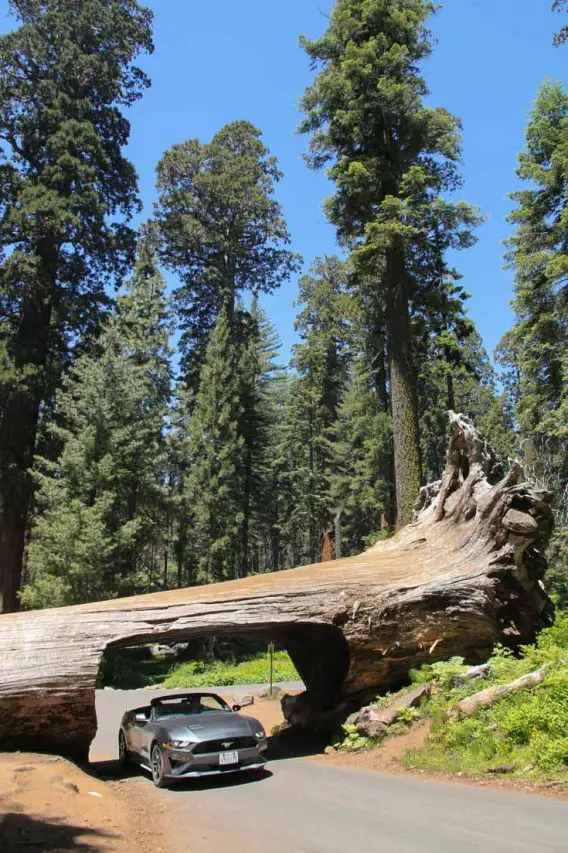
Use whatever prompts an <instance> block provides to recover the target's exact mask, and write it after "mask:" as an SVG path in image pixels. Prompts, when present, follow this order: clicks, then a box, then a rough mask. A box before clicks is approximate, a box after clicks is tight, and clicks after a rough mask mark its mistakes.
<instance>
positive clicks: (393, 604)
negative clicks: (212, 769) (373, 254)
mask: <svg viewBox="0 0 568 853" xmlns="http://www.w3.org/2000/svg"><path fill="white" fill-rule="evenodd" d="M452 427H453V432H452V437H451V440H450V447H449V452H448V462H447V467H446V470H445V473H444V477H443V480H442V481H441V483H438V484H435V485H432V486H428V487H427V488H425V489H423V491H422V493H421V495H420V500H419V505H418V509H417V517H416V521H415V523H413V524H412V525H409V526H408V527H407V528H405V529H404V530H402V531H401V532H400V533H399V534H398V535H397V536H396V537H394V538H393V539H391V540H388V541H386V542H382V543H380V544H379V545H377V546H375V548H373V549H372V550H371V551H369V552H367V553H365V554H362V555H360V556H358V557H352V558H349V559H346V560H338V561H336V562H328V563H323V564H320V565H316V566H307V567H304V568H300V569H294V570H292V571H287V572H279V573H275V574H269V575H260V576H254V577H249V578H245V579H242V580H237V581H232V582H230V583H223V584H216V585H212V586H207V587H195V588H192V589H181V590H173V591H169V592H163V593H157V594H152V595H146V596H139V597H135V598H130V599H125V600H121V601H108V602H102V603H99V604H88V605H82V606H79V607H68V608H63V609H59V610H45V611H40V612H33V613H21V614H14V615H6V616H2V617H0V745H1V746H3V747H7V748H20V749H34V750H39V749H46V750H55V751H57V752H59V753H63V754H66V755H69V756H73V757H79V758H83V757H85V756H86V755H87V753H88V750H89V744H90V742H91V740H92V738H93V736H94V734H95V730H96V716H95V703H94V691H95V680H96V677H97V671H98V668H99V665H100V662H101V658H102V656H103V654H104V652H105V650H106V649H109V648H120V647H125V646H131V645H135V644H137V643H147V642H156V641H162V642H164V641H166V642H167V641H169V640H172V641H173V640H181V639H184V638H191V637H194V636H206V635H216V636H222V635H225V636H227V635H233V636H234V635H244V636H250V637H259V638H266V639H272V640H275V641H277V642H280V643H282V644H283V645H284V646H285V647H286V648H287V649H288V651H289V652H290V654H291V656H292V658H293V660H294V662H295V664H296V666H297V668H298V670H299V672H300V674H301V676H302V678H303V680H304V682H305V684H306V688H307V692H306V693H305V694H302V696H301V697H298V699H296V700H294V701H287V702H285V710H286V714H287V716H288V718H289V719H291V721H292V722H304V723H309V722H311V723H313V722H317V721H318V720H321V719H322V718H325V715H326V714H327V713H329V711H330V709H333V708H338V707H339V708H344V709H347V708H349V709H350V710H353V708H354V707H356V706H357V703H359V705H361V704H363V702H364V699H365V698H367V696H368V695H369V692H370V691H372V692H374V693H376V692H377V690H379V689H381V688H386V687H391V688H392V687H399V686H401V685H402V684H403V683H404V681H405V679H406V678H407V675H408V671H409V669H410V667H415V666H419V665H420V664H422V663H424V662H426V661H434V660H440V659H444V658H448V657H450V656H452V655H461V656H463V657H465V658H466V659H467V660H468V661H470V662H471V663H479V662H481V661H483V660H484V659H486V657H487V656H488V655H489V653H490V651H491V649H492V647H493V645H494V644H495V643H496V642H502V643H505V644H508V645H512V646H515V645H517V644H519V643H527V642H530V641H532V639H533V638H534V636H535V633H536V632H537V631H538V630H539V629H540V628H541V627H543V626H544V625H545V624H547V623H548V621H549V620H550V615H551V605H550V602H549V599H548V597H547V595H546V593H545V592H544V588H543V586H542V583H541V578H542V575H543V573H544V571H545V568H546V563H545V560H544V556H543V551H544V548H545V545H546V542H547V540H548V537H549V535H550V532H551V527H552V521H551V510H550V502H551V496H550V495H549V494H548V493H546V492H543V491H538V490H536V489H533V488H532V487H530V486H529V485H527V484H524V483H521V482H520V480H521V476H522V472H521V468H520V466H519V465H518V464H514V465H513V466H512V468H511V470H510V471H509V472H508V473H507V475H506V476H503V472H502V470H501V466H500V463H499V462H498V460H497V459H496V457H495V455H494V453H493V452H492V450H491V448H490V447H489V445H488V443H487V442H486V441H485V440H484V439H483V438H482V437H481V436H480V435H479V434H478V433H477V432H476V431H475V428H474V427H473V424H472V423H471V422H470V421H469V420H468V419H467V418H464V417H461V416H458V415H452Z"/></svg>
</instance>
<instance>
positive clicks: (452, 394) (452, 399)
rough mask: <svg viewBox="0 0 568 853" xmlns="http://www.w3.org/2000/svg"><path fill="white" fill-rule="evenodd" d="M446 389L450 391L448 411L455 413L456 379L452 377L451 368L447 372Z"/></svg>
mask: <svg viewBox="0 0 568 853" xmlns="http://www.w3.org/2000/svg"><path fill="white" fill-rule="evenodd" d="M446 388H447V391H448V401H447V410H448V412H455V410H456V395H455V392H454V377H453V376H452V372H451V370H450V368H449V367H448V369H447V372H446Z"/></svg>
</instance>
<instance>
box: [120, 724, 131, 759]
mask: <svg viewBox="0 0 568 853" xmlns="http://www.w3.org/2000/svg"><path fill="white" fill-rule="evenodd" d="M118 762H119V764H120V766H121V767H126V766H127V765H128V764H129V763H130V760H129V756H128V748H127V746H126V735H125V734H124V732H123V731H122V729H121V730H120V732H119V734H118Z"/></svg>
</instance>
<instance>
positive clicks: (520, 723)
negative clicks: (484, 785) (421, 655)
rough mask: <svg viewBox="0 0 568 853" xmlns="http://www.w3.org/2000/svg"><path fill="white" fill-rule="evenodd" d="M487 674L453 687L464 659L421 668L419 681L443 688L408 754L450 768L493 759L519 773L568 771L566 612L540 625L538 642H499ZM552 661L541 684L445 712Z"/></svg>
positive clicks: (477, 769)
mask: <svg viewBox="0 0 568 853" xmlns="http://www.w3.org/2000/svg"><path fill="white" fill-rule="evenodd" d="M489 663H490V666H491V677H490V679H489V680H488V681H487V680H484V681H481V682H473V683H471V684H470V685H468V687H467V688H464V689H460V690H458V689H455V688H453V687H452V679H453V675H454V674H456V673H457V672H458V671H460V670H463V665H461V664H459V659H454V661H453V662H452V661H449V662H448V663H447V664H434V665H432V666H429V667H424V668H423V669H422V670H421V671H419V673H418V678H419V680H421V681H422V680H434V681H435V682H436V683H437V684H438V685H439V689H438V690H437V691H435V692H434V693H433V698H432V700H431V702H430V703H428V705H427V706H426V708H425V710H426V712H427V713H429V714H430V715H431V716H433V717H434V719H435V721H436V722H435V724H434V727H433V732H432V735H431V737H430V740H429V742H428V744H427V745H426V747H425V748H423V749H421V750H417V751H413V752H410V753H408V754H407V756H406V759H405V761H406V763H407V764H408V766H411V767H415V768H421V769H428V770H442V771H445V772H457V771H458V770H459V771H462V772H467V773H482V772H484V771H485V770H486V769H487V768H488V767H491V766H492V765H495V766H496V765H500V764H513V765H514V766H515V767H516V769H517V771H518V772H520V773H522V772H523V771H524V768H526V767H534V775H536V776H545V777H546V776H550V775H553V776H554V777H555V778H558V777H562V778H564V777H566V778H568V737H567V735H566V731H567V726H568V615H567V614H566V613H559V614H558V616H557V620H556V623H555V624H554V625H553V626H552V627H551V628H548V629H547V630H545V631H543V632H542V634H541V635H540V637H539V639H538V641H537V643H536V644H534V645H532V646H527V647H525V648H524V649H523V654H522V657H521V658H516V657H515V656H514V655H513V654H512V653H511V652H510V651H509V650H508V649H504V648H502V647H497V648H496V649H495V652H494V654H493V656H492V657H491V659H490V661H489ZM544 664H548V665H549V666H550V669H549V671H548V672H547V674H546V677H545V680H544V682H543V684H541V685H540V686H539V687H537V688H536V689H534V690H530V691H522V692H519V693H516V694H514V695H511V696H509V697H507V698H505V699H503V700H501V701H500V702H497V703H496V704H495V705H493V706H492V707H491V708H488V709H485V710H482V711H480V712H479V713H478V714H476V715H475V716H474V717H471V718H469V719H465V720H461V721H459V722H457V721H455V720H452V721H448V720H447V719H445V717H443V715H442V712H443V711H444V710H445V709H447V708H448V707H449V706H451V705H453V704H455V703H456V702H457V701H459V699H461V698H463V697H464V695H468V694H472V693H474V692H476V691H477V690H480V689H484V688H486V687H487V686H491V685H494V684H506V683H508V682H510V681H513V680H514V679H516V678H519V677H520V676H521V675H524V674H526V673H528V672H532V671H534V670H535V669H537V668H538V667H541V666H543V665H544Z"/></svg>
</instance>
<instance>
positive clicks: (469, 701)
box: [448, 666, 549, 720]
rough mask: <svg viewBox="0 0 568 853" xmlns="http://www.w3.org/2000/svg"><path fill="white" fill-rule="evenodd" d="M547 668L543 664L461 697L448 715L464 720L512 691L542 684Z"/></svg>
mask: <svg viewBox="0 0 568 853" xmlns="http://www.w3.org/2000/svg"><path fill="white" fill-rule="evenodd" d="M548 669H549V667H548V666H543V667H541V668H540V669H537V670H536V671H535V672H529V673H528V675H523V676H521V677H520V678H517V679H516V680H515V681H511V682H509V684H497V685H495V686H494V687H488V688H487V690H480V692H479V693H475V694H474V695H473V696H468V697H467V698H466V699H462V701H461V702H458V703H457V705H454V706H453V707H452V708H450V710H449V711H448V717H449V718H450V719H453V720H464V719H466V717H473V716H474V715H475V714H477V712H478V711H481V710H482V709H483V708H490V707H491V705H494V704H495V703H496V702H499V701H500V700H501V699H505V698H506V697H507V696H511V694H512V693H520V691H521V690H532V689H533V688H535V687H538V685H539V684H542V682H543V680H544V676H545V675H546V672H547V670H548Z"/></svg>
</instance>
